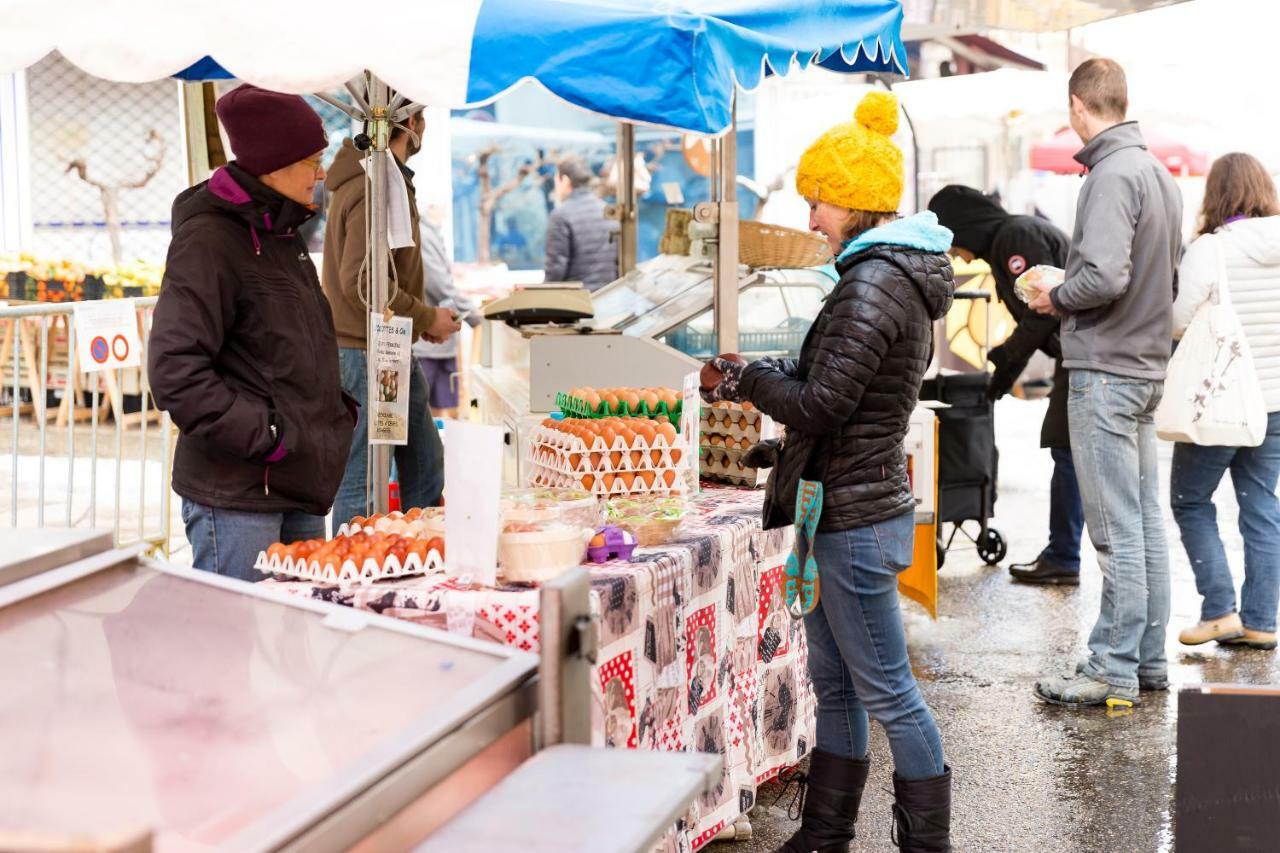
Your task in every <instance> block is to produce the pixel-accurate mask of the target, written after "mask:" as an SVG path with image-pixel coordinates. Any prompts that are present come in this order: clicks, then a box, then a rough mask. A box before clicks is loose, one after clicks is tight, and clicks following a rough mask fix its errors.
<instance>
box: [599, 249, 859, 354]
mask: <svg viewBox="0 0 1280 853" xmlns="http://www.w3.org/2000/svg"><path fill="white" fill-rule="evenodd" d="M739 277H740V282H741V284H740V290H739V297H738V299H739V302H738V306H739V308H738V317H739V320H738V322H739V338H740V345H739V351H740V352H741V354H742V355H743V356H744V357H746V358H747V359H752V358H761V357H763V356H766V355H772V356H784V357H795V356H796V355H798V354H799V352H800V346H801V344H802V343H804V336H805V334H806V333H807V332H808V330H809V326H810V324H812V322H813V319H814V317H816V316H817V315H818V311H819V310H820V309H821V307H822V300H823V299H824V298H825V297H826V295H827V294H828V293H830V292H831V289H832V288H833V287H834V286H835V283H836V275H835V270H834V269H833V268H831V267H817V268H812V269H789V270H750V269H748V268H747V267H742V268H740V270H739ZM713 291H714V280H713V279H712V276H711V266H710V264H708V263H706V262H705V261H703V260H701V259H698V258H689V257H683V256H670V255H660V256H659V257H657V258H654V259H653V260H651V261H646V262H645V263H643V264H641V265H640V266H638V267H637V268H636V269H634V270H632V271H631V272H630V273H628V274H627V275H625V276H623V277H622V278H621V279H619V280H618V281H615V282H614V283H613V284H610V285H608V286H607V287H605V288H602V289H601V290H600V291H598V292H597V293H596V294H595V296H594V302H595V308H596V317H595V320H594V321H592V323H591V325H592V326H593V327H594V328H597V329H613V330H616V331H620V332H622V333H623V334H625V335H632V336H637V337H651V338H654V339H655V340H659V341H661V342H662V343H665V344H667V345H668V346H670V347H672V348H674V349H676V350H679V351H680V352H683V353H685V354H686V355H690V356H693V357H695V358H709V357H710V356H712V355H715V334H714V322H713V317H712V302H713V298H714V293H713Z"/></svg>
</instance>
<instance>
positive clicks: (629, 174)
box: [618, 121, 639, 276]
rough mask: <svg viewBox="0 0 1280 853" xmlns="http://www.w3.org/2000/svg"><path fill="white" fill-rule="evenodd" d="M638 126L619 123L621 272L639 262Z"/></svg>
mask: <svg viewBox="0 0 1280 853" xmlns="http://www.w3.org/2000/svg"><path fill="white" fill-rule="evenodd" d="M635 162H636V127H635V125H633V124H629V123H628V122H625V121H624V122H619V123H618V225H619V228H618V275H619V276H624V275H626V274H627V273H629V272H631V270H633V269H635V266H636V242H637V238H638V230H637V229H638V225H639V223H638V221H637V219H636V170H635Z"/></svg>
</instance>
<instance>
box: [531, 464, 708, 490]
mask: <svg viewBox="0 0 1280 853" xmlns="http://www.w3.org/2000/svg"><path fill="white" fill-rule="evenodd" d="M529 462H530V464H529V476H528V481H529V485H530V486H535V487H542V486H550V487H553V488H577V489H585V490H586V491H589V492H591V493H592V494H594V495H596V496H597V497H626V496H633V495H673V494H682V493H684V492H685V491H686V490H687V483H686V482H685V478H686V475H687V473H688V470H687V469H682V468H680V467H675V468H666V469H663V470H649V471H641V472H632V471H621V472H616V473H615V472H603V473H601V472H595V471H585V472H567V471H564V470H561V469H559V468H552V467H548V466H545V465H541V464H539V463H538V462H537V460H535V459H530V460H529ZM623 474H626V475H629V476H631V485H629V486H628V485H627V483H626V478H625V477H623V476H622V475H623ZM645 474H652V475H653V482H652V483H650V482H648V480H647V478H646V477H645Z"/></svg>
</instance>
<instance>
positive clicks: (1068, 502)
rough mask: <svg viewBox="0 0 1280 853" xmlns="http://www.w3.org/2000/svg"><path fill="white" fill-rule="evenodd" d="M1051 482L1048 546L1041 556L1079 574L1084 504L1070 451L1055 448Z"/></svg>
mask: <svg viewBox="0 0 1280 853" xmlns="http://www.w3.org/2000/svg"><path fill="white" fill-rule="evenodd" d="M1049 453H1050V454H1051V455H1052V456H1053V479H1052V480H1050V482H1049V547H1047V548H1045V549H1044V553H1043V554H1041V555H1040V556H1042V557H1044V558H1046V559H1048V560H1050V561H1052V562H1054V563H1056V564H1057V565H1059V566H1061V567H1062V568H1064V569H1067V570H1069V571H1073V572H1079V571H1080V537H1081V536H1082V535H1083V533H1084V503H1083V502H1082V501H1081V498H1080V484H1079V483H1077V482H1076V468H1075V461H1074V460H1073V459H1072V457H1071V450H1070V449H1068V448H1065V447H1055V448H1053V449H1051V450H1050V451H1049Z"/></svg>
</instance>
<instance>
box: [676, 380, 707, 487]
mask: <svg viewBox="0 0 1280 853" xmlns="http://www.w3.org/2000/svg"><path fill="white" fill-rule="evenodd" d="M700 385H701V380H700V379H699V371H697V370H695V371H694V372H693V373H690V374H688V375H687V376H685V378H684V400H683V401H682V403H681V410H680V435H681V437H682V438H683V439H684V446H685V458H686V459H688V460H689V476H690V478H691V479H690V482H689V494H691V495H692V494H697V493H698V477H699V474H698V469H699V466H700V463H701V460H700V457H701V455H702V454H701V453H699V452H698V430H699V427H700V423H701V422H700V418H701V414H700V411H699V407H700V406H701V405H702V395H701V393H699V391H698V388H699V386H700Z"/></svg>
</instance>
